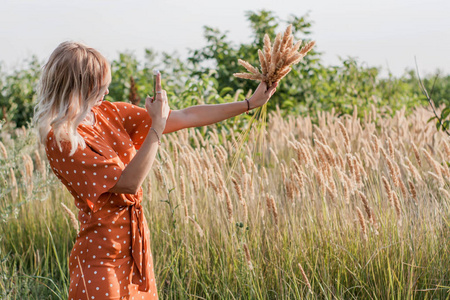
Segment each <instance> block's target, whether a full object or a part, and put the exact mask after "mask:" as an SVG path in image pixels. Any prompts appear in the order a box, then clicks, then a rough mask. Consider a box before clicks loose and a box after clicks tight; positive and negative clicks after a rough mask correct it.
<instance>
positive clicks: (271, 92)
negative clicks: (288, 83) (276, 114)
mask: <svg viewBox="0 0 450 300" xmlns="http://www.w3.org/2000/svg"><path fill="white" fill-rule="evenodd" d="M277 86H278V82H275V83H274V84H272V86H270V87H269V88H268V89H267V92H266V93H268V94H269V95H270V96H272V95H273V93H274V91H275V89H276V88H277Z"/></svg>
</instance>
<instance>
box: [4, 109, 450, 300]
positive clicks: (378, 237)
mask: <svg viewBox="0 0 450 300" xmlns="http://www.w3.org/2000/svg"><path fill="white" fill-rule="evenodd" d="M431 116H432V115H431V113H430V112H429V111H428V110H427V109H425V108H423V107H417V108H415V109H414V110H412V112H411V113H410V114H406V113H405V110H398V111H397V112H395V113H392V114H388V113H385V114H381V113H379V112H377V111H376V109H372V110H369V111H368V112H365V113H364V115H363V117H362V118H359V117H358V111H357V108H356V107H354V108H353V114H352V115H348V114H344V115H337V114H336V113H335V112H334V111H333V110H331V111H330V112H319V113H318V115H317V118H316V119H315V121H314V120H313V119H312V118H311V117H309V116H294V115H289V116H283V115H282V114H281V112H280V110H278V109H275V110H271V111H269V114H268V119H267V120H268V123H267V126H266V127H263V129H262V131H261V130H259V131H258V130H257V126H254V127H252V129H251V130H249V131H246V130H245V129H244V130H242V129H240V128H241V127H242V126H240V127H239V126H233V124H232V123H230V124H231V125H230V126H227V125H226V124H222V125H220V124H218V125H213V126H208V127H204V128H192V129H185V130H182V131H179V132H176V133H172V134H168V135H165V136H164V138H163V141H162V147H161V148H160V150H159V154H158V160H157V163H156V165H154V167H153V169H152V171H151V173H150V174H149V176H148V180H147V181H146V182H145V184H144V186H143V188H144V193H145V199H144V208H145V213H146V218H147V221H148V224H149V228H150V232H151V247H152V253H153V257H154V260H155V273H156V276H157V284H158V290H159V294H160V297H161V298H162V299H450V242H449V241H450V170H449V163H448V162H449V161H450V141H449V138H448V136H447V135H445V134H444V133H443V132H442V131H436V127H435V125H434V124H433V123H430V122H427V121H428V119H429V118H430V117H431ZM240 118H241V117H237V118H236V119H240ZM243 127H244V128H245V125H244V126H243ZM245 132H248V135H247V136H245V135H244V133H245ZM1 141H2V144H0V162H1V164H0V187H1V188H0V190H1V192H0V193H1V194H0V199H1V202H0V217H1V223H0V224H1V228H0V237H1V244H0V295H1V298H2V299H66V297H67V296H66V295H67V291H68V280H69V278H68V267H67V265H68V257H69V253H70V250H71V248H72V245H73V242H74V239H75V236H76V229H75V228H76V226H78V224H77V222H76V221H74V220H73V219H72V220H71V218H70V214H68V213H67V211H66V210H65V209H64V207H63V206H62V204H64V205H65V206H67V208H68V209H69V210H70V211H71V212H72V213H76V209H75V207H74V204H73V199H72V198H71V195H70V194H69V193H68V192H67V191H66V190H65V188H64V187H63V186H62V184H60V183H59V182H58V181H57V179H56V177H55V176H54V175H53V174H52V173H51V170H50V169H49V168H48V163H47V161H46V160H45V159H44V158H45V153H44V152H43V148H42V147H40V146H38V145H37V144H36V137H35V135H34V133H33V131H32V130H28V129H25V128H16V129H11V128H9V129H8V128H6V126H5V127H4V128H3V129H2V131H1Z"/></svg>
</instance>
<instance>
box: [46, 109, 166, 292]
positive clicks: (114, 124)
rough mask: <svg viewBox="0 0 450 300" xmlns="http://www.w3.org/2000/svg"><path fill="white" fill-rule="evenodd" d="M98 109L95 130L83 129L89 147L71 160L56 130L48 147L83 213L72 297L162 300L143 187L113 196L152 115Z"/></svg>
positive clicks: (71, 260) (73, 259)
mask: <svg viewBox="0 0 450 300" xmlns="http://www.w3.org/2000/svg"><path fill="white" fill-rule="evenodd" d="M92 111H93V113H94V115H95V124H94V125H93V126H90V125H84V124H80V125H79V126H78V129H77V130H78V133H80V135H81V136H82V137H83V139H84V140H85V142H86V147H85V148H84V149H82V148H81V146H80V147H79V148H78V149H77V150H76V152H75V154H73V155H72V156H69V153H70V145H69V143H68V142H62V143H61V149H60V148H59V146H58V145H57V143H56V141H55V138H54V135H53V131H52V130H51V131H50V132H49V134H48V136H47V142H46V152H47V157H48V160H49V163H50V166H51V168H52V170H53V172H54V173H55V174H56V176H57V177H58V178H59V179H60V180H61V182H62V183H63V184H64V185H65V186H66V187H67V189H68V190H69V192H70V193H71V194H72V196H73V197H74V199H75V204H76V206H77V208H78V209H79V212H78V220H79V221H80V225H81V226H80V231H79V233H78V235H77V239H76V242H75V244H74V247H73V249H72V251H71V254H70V258H69V271H70V288H69V298H68V299H69V300H85V299H89V300H90V299H130V300H131V299H146V300H148V299H158V293H157V290H156V282H155V276H154V272H153V260H152V254H151V250H150V241H149V229H148V225H147V222H146V220H145V217H144V211H143V208H142V205H141V202H142V198H143V193H142V188H140V189H139V192H138V193H137V194H135V195H131V194H118V193H110V192H108V191H109V189H111V188H112V187H113V186H114V185H115V184H116V182H117V180H118V179H119V177H120V175H121V173H122V171H123V169H124V168H125V167H126V166H127V164H128V163H129V162H130V161H131V159H132V158H133V157H134V155H135V154H136V150H137V149H139V147H140V146H141V145H142V143H143V141H144V139H145V137H146V135H147V133H148V131H149V129H150V127H151V119H150V116H149V115H148V113H147V111H146V110H145V109H143V108H140V107H138V106H135V105H132V104H129V103H123V102H115V103H110V102H107V101H103V102H102V104H101V105H100V106H96V107H93V108H92Z"/></svg>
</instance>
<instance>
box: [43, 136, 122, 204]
mask: <svg viewBox="0 0 450 300" xmlns="http://www.w3.org/2000/svg"><path fill="white" fill-rule="evenodd" d="M61 147H62V149H61V150H60V149H59V147H58V146H57V144H56V142H55V140H54V136H53V134H52V133H50V134H49V135H48V138H47V143H46V152H47V158H48V161H49V163H50V166H51V168H52V170H53V172H54V173H55V175H56V176H57V177H58V178H59V179H60V180H61V181H62V183H63V184H64V185H66V186H67V188H68V189H69V191H70V192H71V193H72V195H73V196H74V197H75V198H76V199H77V200H79V201H81V202H84V203H85V204H86V205H87V206H88V207H89V208H90V209H91V210H92V211H93V212H96V211H97V210H98V209H99V208H100V207H102V206H103V205H104V204H105V203H106V202H107V201H108V199H109V197H110V196H111V193H109V192H108V191H109V190H110V189H111V188H112V187H113V186H114V185H115V184H116V183H117V181H118V180H119V178H120V175H121V174H122V171H123V169H124V165H123V163H122V161H121V160H120V159H119V157H118V156H117V155H116V154H115V153H114V151H108V149H106V148H105V149H103V150H101V149H95V148H93V147H92V146H90V145H89V144H88V143H86V148H84V149H82V148H81V146H79V147H78V149H77V150H76V152H75V154H74V155H72V156H69V153H70V144H69V143H68V142H62V143H61ZM106 153H108V155H106Z"/></svg>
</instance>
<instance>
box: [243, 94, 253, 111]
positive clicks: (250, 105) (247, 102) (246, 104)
mask: <svg viewBox="0 0 450 300" xmlns="http://www.w3.org/2000/svg"><path fill="white" fill-rule="evenodd" d="M250 99H251V97H250V98H245V100H244V101H243V102H244V103H245V107H246V110H245V113H246V114H248V113H249V112H250V111H251V110H252V109H253V108H254V107H253V106H252V104H251V103H250Z"/></svg>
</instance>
